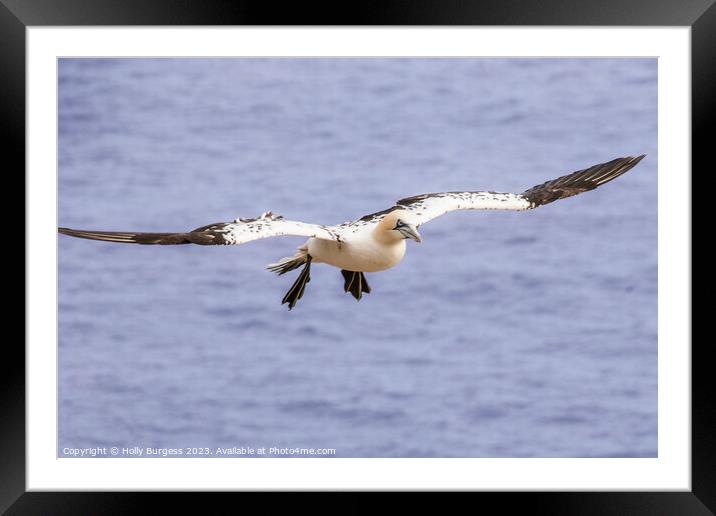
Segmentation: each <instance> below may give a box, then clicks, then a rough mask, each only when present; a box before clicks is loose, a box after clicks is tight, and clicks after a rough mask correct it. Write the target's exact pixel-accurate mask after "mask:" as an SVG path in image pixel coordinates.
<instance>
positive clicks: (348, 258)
mask: <svg viewBox="0 0 716 516" xmlns="http://www.w3.org/2000/svg"><path fill="white" fill-rule="evenodd" d="M642 158H644V155H641V156H637V157H631V156H629V157H625V158H617V159H615V160H612V161H609V162H606V163H601V164H599V165H595V166H593V167H589V168H587V169H584V170H579V171H577V172H573V173H571V174H568V175H565V176H561V177H559V178H557V179H554V180H551V181H547V182H545V183H542V184H541V185H537V186H535V187H533V188H530V189H528V190H526V191H524V192H522V193H521V194H514V193H498V192H486V191H476V192H469V191H465V192H438V193H431V194H423V195H417V196H414V197H406V198H405V199H401V200H399V201H398V202H397V203H396V204H395V206H393V207H391V208H389V209H387V210H383V211H380V212H377V213H372V214H370V215H366V216H365V217H362V218H361V219H359V220H355V221H350V222H345V223H343V224H339V225H333V226H326V225H320V224H309V223H306V222H300V221H294V220H287V219H284V218H283V217H281V216H277V215H274V214H273V213H271V212H265V213H263V214H262V215H261V216H260V217H257V218H254V219H236V220H234V221H231V222H219V223H216V224H209V225H206V226H202V227H200V228H196V229H194V230H192V231H189V232H185V233H136V232H117V231H85V230H74V229H69V228H59V232H60V233H63V234H66V235H71V236H75V237H80V238H88V239H92V240H103V241H107V242H119V243H135V244H159V245H171V244H199V245H240V244H245V243H247V242H251V241H253V240H259V239H262V238H269V237H276V236H285V235H291V236H305V237H308V240H307V241H306V242H305V243H304V244H303V245H302V246H300V247H299V248H298V250H297V251H296V253H295V254H294V255H293V256H291V257H288V258H283V259H282V260H280V261H279V262H277V263H274V264H271V265H269V266H268V267H267V268H268V269H269V270H271V271H274V272H276V273H278V274H285V273H286V272H289V271H291V270H294V269H296V268H299V267H301V266H303V270H302V271H301V273H300V274H299V277H298V279H297V280H296V282H295V283H294V284H293V285H292V287H291V289H290V290H289V291H288V293H287V294H286V296H284V298H283V301H282V302H283V303H288V307H289V309H291V308H293V307H294V306H295V304H296V302H297V301H298V300H299V299H300V298H301V297H302V296H303V293H304V290H305V288H306V284H307V283H308V282H309V281H310V267H311V263H325V264H328V265H332V266H334V267H337V268H339V269H341V272H342V273H343V277H344V279H345V285H344V288H345V291H346V292H350V293H351V294H352V295H353V296H354V297H355V298H356V299H361V297H362V295H363V293H369V292H370V286H369V285H368V282H367V281H366V279H365V276H364V273H365V272H378V271H383V270H386V269H389V268H391V267H394V266H395V265H397V264H398V263H400V261H401V260H402V259H403V256H404V255H405V250H406V240H407V239H412V240H416V241H417V242H420V241H421V236H420V234H419V233H418V227H420V226H421V225H422V224H425V223H426V222H429V221H430V220H432V219H434V218H436V217H439V216H441V215H444V214H446V213H449V212H451V211H456V210H512V211H523V210H528V209H532V208H536V207H538V206H542V205H544V204H548V203H550V202H553V201H555V200H558V199H563V198H565V197H571V196H573V195H577V194H579V193H582V192H586V191H588V190H593V189H595V188H597V187H598V186H600V185H602V184H604V183H607V182H609V181H611V180H613V179H615V178H617V177H619V176H620V175H622V174H624V173H625V172H627V171H628V170H630V169H631V168H632V167H634V166H635V165H636V164H637V163H638V162H639V161H641V159H642Z"/></svg>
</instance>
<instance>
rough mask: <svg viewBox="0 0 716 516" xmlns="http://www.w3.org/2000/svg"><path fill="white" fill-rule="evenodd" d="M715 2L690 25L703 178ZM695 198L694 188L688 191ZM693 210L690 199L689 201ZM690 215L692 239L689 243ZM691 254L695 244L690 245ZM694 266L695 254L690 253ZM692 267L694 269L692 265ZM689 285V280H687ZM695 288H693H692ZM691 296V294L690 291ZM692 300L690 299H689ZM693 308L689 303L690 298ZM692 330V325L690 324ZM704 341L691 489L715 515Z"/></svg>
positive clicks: (696, 152) (708, 149)
mask: <svg viewBox="0 0 716 516" xmlns="http://www.w3.org/2000/svg"><path fill="white" fill-rule="evenodd" d="M714 92H716V3H712V4H711V6H710V7H709V8H708V9H707V10H706V11H705V12H704V13H702V14H701V16H700V17H699V18H698V19H697V20H696V21H695V22H694V24H693V25H692V27H691V117H692V119H691V133H692V144H691V145H692V167H691V170H692V172H691V180H692V184H693V179H694V171H696V170H700V171H701V174H702V175H704V176H705V175H706V173H707V172H708V171H709V169H712V168H713V157H712V152H713V151H712V149H713V138H712V136H711V135H712V134H714V131H715V130H716V95H715V94H714ZM691 191H692V195H693V187H692V190H691ZM691 205H692V206H694V204H693V197H692V204H691ZM693 220H694V218H693V211H692V230H691V238H692V243H693V235H694V230H693ZM692 253H693V245H692ZM692 264H693V254H692ZM692 267H693V265H692ZM692 275H693V270H692ZM691 285H693V281H691ZM692 288H693V287H692ZM692 296H693V292H692ZM692 299H693V297H692ZM692 308H693V300H692ZM692 327H693V324H692ZM707 345H708V342H706V341H704V340H703V339H701V340H699V341H694V339H693V338H692V347H691V353H692V355H691V364H692V369H691V371H692V373H691V396H692V401H691V407H692V418H691V424H692V426H691V435H692V437H691V489H692V492H693V493H694V495H695V496H697V497H698V498H699V500H701V501H702V502H703V503H704V505H705V506H706V507H708V508H709V509H711V510H712V511H714V513H716V489H715V488H714V486H716V468H715V467H714V466H715V465H716V441H714V429H715V428H716V409H715V408H714V401H713V395H712V392H713V382H712V378H713V371H712V370H711V361H710V360H708V358H707V357H708V352H707V351H706V349H707V348H706V346H707Z"/></svg>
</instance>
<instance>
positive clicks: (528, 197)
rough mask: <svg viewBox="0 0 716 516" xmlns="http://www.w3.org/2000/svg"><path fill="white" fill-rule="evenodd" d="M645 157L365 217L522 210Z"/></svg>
mask: <svg viewBox="0 0 716 516" xmlns="http://www.w3.org/2000/svg"><path fill="white" fill-rule="evenodd" d="M643 157H644V155H643V154H642V155H641V156H636V157H634V156H629V157H625V158H617V159H614V160H612V161H608V162H607V163H600V164H599V165H594V166H593V167H589V168H586V169H584V170H578V171H577V172H573V173H571V174H568V175H566V176H562V177H559V178H557V179H553V180H551V181H547V182H546V183H542V184H541V185H537V186H533V187H532V188H530V189H529V190H525V191H524V192H522V193H521V194H514V193H498V192H440V193H430V194H423V195H416V196H414V197H406V198H405V199H400V200H399V201H398V202H397V203H396V206H394V207H393V208H390V209H388V210H385V211H383V212H379V213H374V214H371V215H366V217H364V219H368V218H374V217H375V216H379V215H382V214H384V213H387V212H390V211H393V210H397V209H403V210H407V211H409V212H411V215H412V220H411V222H413V223H414V224H415V225H417V226H419V225H420V224H424V223H426V222H428V221H430V220H432V219H434V218H436V217H439V216H440V215H444V214H445V213H448V212H451V211H455V210H514V211H522V210H529V209H532V208H537V207H538V206H542V205H544V204H549V203H551V202H554V201H556V200H558V199H564V198H566V197H571V196H573V195H577V194H580V193H582V192H586V191H588V190H594V189H595V188H597V187H598V186H601V185H603V184H604V183H608V182H609V181H611V180H612V179H616V178H617V177H619V176H620V175H622V174H624V173H625V172H627V171H628V170H629V169H631V168H632V167H633V166H634V165H636V164H637V163H639V162H640V161H641V160H642V158H643Z"/></svg>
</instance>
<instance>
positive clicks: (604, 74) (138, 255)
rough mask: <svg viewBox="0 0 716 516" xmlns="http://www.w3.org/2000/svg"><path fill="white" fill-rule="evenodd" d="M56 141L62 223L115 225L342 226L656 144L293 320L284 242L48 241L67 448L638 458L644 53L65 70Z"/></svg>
mask: <svg viewBox="0 0 716 516" xmlns="http://www.w3.org/2000/svg"><path fill="white" fill-rule="evenodd" d="M59 143H60V146H59V221H58V223H59V225H61V226H69V227H73V228H80V229H98V230H118V231H123V230H130V231H184V230H189V229H191V228H195V227H198V226H202V225H204V224H208V223H211V222H216V221H226V220H232V219H234V218H237V217H252V216H256V215H258V214H260V213H261V212H263V211H267V210H273V212H274V213H277V214H280V215H283V216H285V217H286V218H293V219H297V220H303V221H308V222H316V223H324V224H332V223H340V222H343V221H346V220H351V219H355V218H357V217H360V216H362V215H365V214H367V213H371V212H374V211H378V210H381V209H384V208H387V207H390V206H392V204H393V203H394V202H395V201H396V200H397V199H399V198H402V197H406V196H409V195H415V194H420V193H425V192H435V191H446V190H480V189H485V190H496V191H513V192H521V191H523V190H524V189H526V188H528V187H531V186H533V185H535V184H538V183H541V182H544V181H546V180H548V179H553V178H555V177H558V176H560V175H563V174H565V173H568V172H571V171H573V170H577V169H580V168H585V167H587V166H590V165H593V164H596V163H600V162H603V161H608V160H610V159H613V158H616V157H620V156H625V155H635V154H642V153H646V154H647V157H646V158H645V159H644V160H643V161H642V162H641V163H640V164H639V165H638V166H637V167H636V168H634V169H633V170H632V171H630V172H629V173H628V174H626V175H625V176H623V177H621V178H619V179H618V180H616V181H614V182H612V183H609V184H608V185H605V186H603V187H602V188H599V189H598V190H596V191H593V192H588V193H585V194H584V195H580V196H577V197H572V198H570V199H565V200H561V201H559V202H556V203H554V204H550V205H549V206H545V207H543V208H540V209H538V210H534V211H530V212H524V213H512V212H509V213H508V212H459V213H452V214H449V215H446V216H444V217H441V218H439V219H436V220H434V221H432V222H430V223H429V224H426V225H424V226H423V227H421V233H422V235H423V238H424V242H423V243H422V244H419V245H418V244H415V243H414V242H409V244H408V252H407V255H406V258H405V260H404V261H403V263H401V264H400V265H399V266H398V267H396V268H394V269H391V270H389V271H386V272H383V273H376V274H368V275H367V278H368V281H369V282H370V284H371V287H372V288H373V291H372V293H371V294H370V295H366V296H364V298H363V299H362V300H361V301H360V302H356V301H355V300H354V299H353V298H352V297H351V296H350V295H348V294H345V293H344V292H343V279H342V277H341V275H340V273H339V271H338V270H337V269H333V268H331V267H328V266H325V265H318V266H315V267H313V269H312V281H311V283H310V284H309V285H308V287H307V289H306V293H305V295H304V297H303V299H302V300H301V301H299V303H298V305H297V306H296V308H295V309H294V310H293V311H291V312H289V311H288V310H287V309H286V306H285V305H284V306H281V304H280V301H281V298H282V297H283V295H284V293H285V292H286V290H288V288H289V287H290V285H291V283H292V282H293V280H294V277H295V275H292V274H290V275H286V276H282V277H277V276H275V275H273V274H271V273H269V272H267V271H265V270H264V266H265V265H266V264H268V263H270V262H272V261H275V260H276V259H278V258H281V257H283V256H288V255H291V254H292V253H293V251H294V248H295V247H296V246H298V245H300V244H301V243H302V242H303V241H304V240H305V239H303V238H294V237H284V238H274V239H267V240H262V241H257V242H253V243H250V244H247V245H244V246H236V247H223V246H216V247H203V246H133V245H120V244H111V243H104V242H93V241H88V240H81V239H74V238H70V237H65V236H63V235H60V236H59V242H58V245H59V350H58V353H59V400H58V403H59V455H60V456H72V455H73V454H76V453H78V452H77V450H78V449H85V448H92V447H106V448H107V449H109V448H110V447H117V448H118V449H119V450H120V451H119V454H120V456H130V455H129V454H130V452H129V451H128V450H135V449H136V450H142V451H143V453H144V454H145V455H144V456H146V452H147V448H149V449H151V450H152V451H154V453H155V454H158V455H162V454H170V453H172V455H171V456H174V455H173V454H174V453H178V452H177V451H174V452H171V451H170V450H179V451H180V452H181V454H182V456H187V455H189V454H192V453H201V454H208V455H211V456H221V455H217V451H218V450H220V449H229V453H234V454H236V453H239V454H241V453H244V454H247V455H253V456H260V455H259V453H260V452H259V451H257V450H260V449H261V448H264V449H265V451H266V455H271V456H276V455H282V456H287V457H288V456H310V455H308V453H309V452H307V451H306V450H307V449H317V450H318V449H320V450H323V449H326V450H335V451H334V452H330V451H329V452H326V453H332V456H336V457H654V456H656V455H657V61H656V60H655V59H62V60H60V62H59ZM123 448H126V449H127V450H124V451H123V450H122V449H123ZM296 449H298V451H296ZM322 453H323V452H322ZM234 456H235V455H234Z"/></svg>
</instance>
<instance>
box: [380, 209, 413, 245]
mask: <svg viewBox="0 0 716 516" xmlns="http://www.w3.org/2000/svg"><path fill="white" fill-rule="evenodd" d="M376 231H377V232H378V233H379V235H380V237H381V238H382V239H383V240H386V241H400V240H405V239H408V238H410V239H412V240H415V241H416V242H422V241H423V239H422V238H421V236H420V233H418V226H417V224H414V223H413V222H412V221H411V214H410V212H408V211H406V210H394V211H391V212H390V213H388V214H387V215H386V216H385V217H384V218H383V220H381V221H380V224H378V227H377V228H376Z"/></svg>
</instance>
